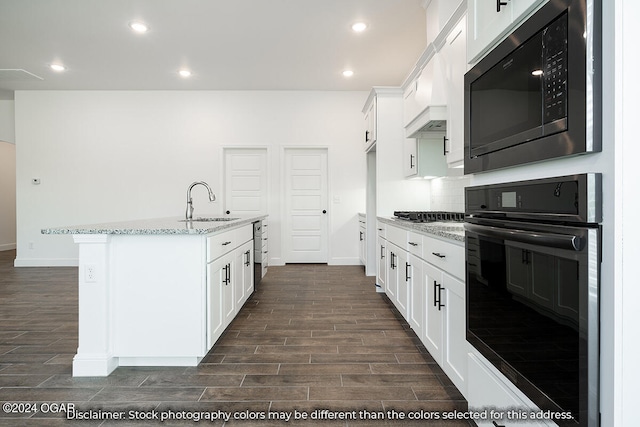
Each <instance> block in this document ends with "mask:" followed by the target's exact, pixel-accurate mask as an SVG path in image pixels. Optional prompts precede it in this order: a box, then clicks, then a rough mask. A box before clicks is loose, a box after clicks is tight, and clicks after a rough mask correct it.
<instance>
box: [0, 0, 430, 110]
mask: <svg viewBox="0 0 640 427" xmlns="http://www.w3.org/2000/svg"><path fill="white" fill-rule="evenodd" d="M423 1H424V0H225V1H221V0H47V1H43V0H0V70H4V71H0V96H4V97H5V99H6V97H7V96H9V97H12V96H13V91H15V90H369V89H370V88H371V87H372V86H399V85H401V84H402V83H403V81H404V79H405V78H406V77H407V76H408V74H409V72H410V71H411V69H412V68H413V66H414V65H415V63H416V62H417V60H418V58H419V57H420V54H421V53H422V51H423V50H424V48H425V47H426V44H427V43H426V16H425V10H424V8H423V7H422V3H423ZM134 20H141V21H144V22H145V23H146V24H147V25H148V26H149V31H148V32H147V33H146V34H136V33H134V32H133V31H132V30H131V29H130V28H129V24H130V23H131V22H132V21H134ZM358 21H362V22H365V23H366V24H367V25H368V28H367V29H366V30H365V31H364V32H362V33H356V32H354V31H353V30H352V29H351V25H352V24H353V23H355V22H358ZM56 62H60V63H62V64H64V65H65V67H66V70H65V71H63V72H55V71H53V70H51V69H50V68H49V66H50V65H51V64H52V63H56ZM181 68H188V69H189V70H191V72H192V75H191V77H189V78H182V77H180V76H179V75H178V73H177V72H178V70H179V69H181ZM345 69H351V70H353V72H354V75H353V76H352V77H349V78H345V77H344V76H343V75H342V71H344V70H345ZM16 70H17V71H16ZM21 70H24V71H21ZM36 76H37V77H36ZM38 77H39V78H38Z"/></svg>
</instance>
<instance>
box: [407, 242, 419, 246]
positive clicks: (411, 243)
mask: <svg viewBox="0 0 640 427" xmlns="http://www.w3.org/2000/svg"><path fill="white" fill-rule="evenodd" d="M409 244H410V245H411V246H418V244H417V243H413V242H409Z"/></svg>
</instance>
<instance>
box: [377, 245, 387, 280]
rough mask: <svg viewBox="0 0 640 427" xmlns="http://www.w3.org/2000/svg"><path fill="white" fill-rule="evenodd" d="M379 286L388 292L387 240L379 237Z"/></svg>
mask: <svg viewBox="0 0 640 427" xmlns="http://www.w3.org/2000/svg"><path fill="white" fill-rule="evenodd" d="M377 248H378V277H377V280H378V285H379V286H380V287H381V288H382V289H383V290H386V284H387V247H386V240H384V239H382V238H380V237H378V245H377Z"/></svg>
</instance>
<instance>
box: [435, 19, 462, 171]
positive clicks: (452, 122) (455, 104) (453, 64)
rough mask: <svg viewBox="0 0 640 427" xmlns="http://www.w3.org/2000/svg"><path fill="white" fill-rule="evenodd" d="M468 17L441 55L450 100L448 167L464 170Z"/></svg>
mask: <svg viewBox="0 0 640 427" xmlns="http://www.w3.org/2000/svg"><path fill="white" fill-rule="evenodd" d="M466 48H467V17H466V16H463V17H462V19H460V21H458V23H457V25H456V26H455V27H454V28H453V30H452V31H451V32H450V33H449V34H448V35H447V38H446V39H445V41H444V45H443V46H442V48H441V49H440V52H439V55H440V56H441V57H442V60H441V61H440V63H441V64H442V68H443V71H442V75H443V76H444V79H443V80H444V87H445V92H446V98H447V140H446V142H445V153H446V156H447V164H448V165H449V167H456V166H461V165H462V163H463V151H464V75H465V73H466V72H467V70H468V66H467V61H466Z"/></svg>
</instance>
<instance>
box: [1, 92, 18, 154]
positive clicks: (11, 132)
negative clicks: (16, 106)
mask: <svg viewBox="0 0 640 427" xmlns="http://www.w3.org/2000/svg"><path fill="white" fill-rule="evenodd" d="M15 140H16V132H15V115H14V111H13V100H12V99H11V100H9V99H0V141H6V142H11V143H14V142H15Z"/></svg>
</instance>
